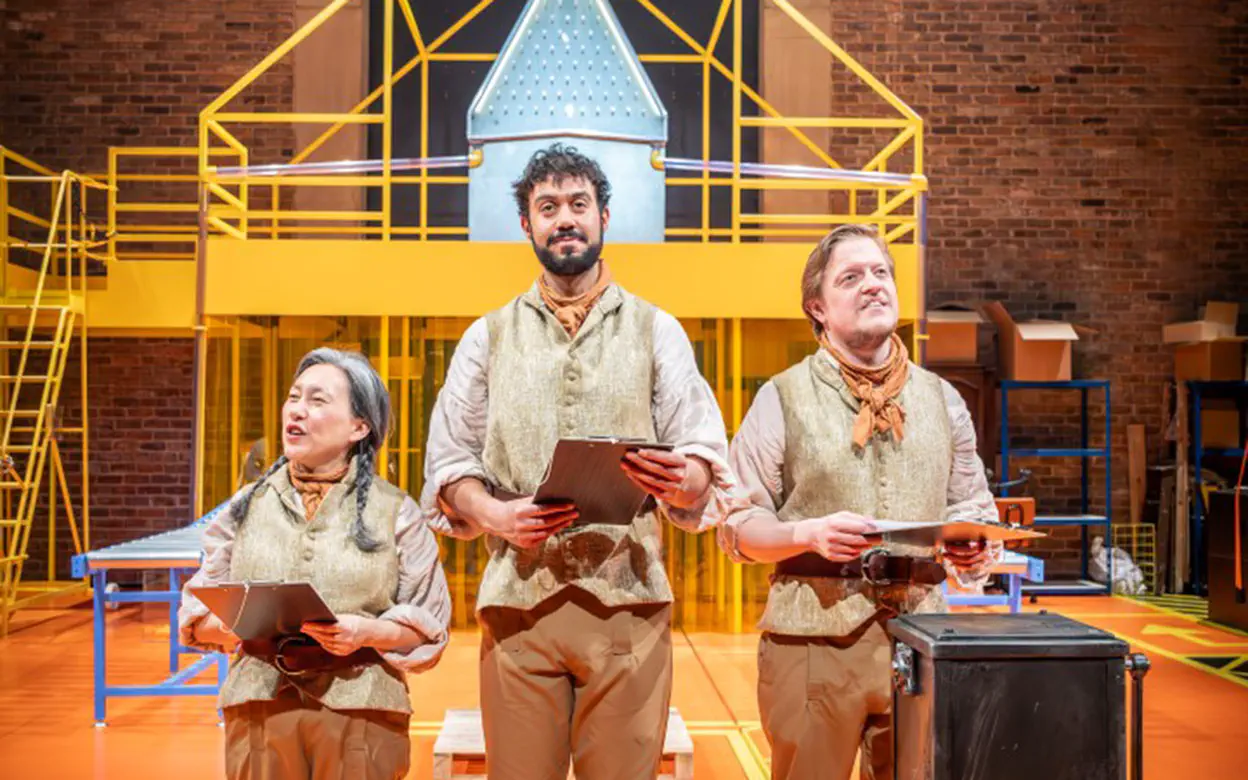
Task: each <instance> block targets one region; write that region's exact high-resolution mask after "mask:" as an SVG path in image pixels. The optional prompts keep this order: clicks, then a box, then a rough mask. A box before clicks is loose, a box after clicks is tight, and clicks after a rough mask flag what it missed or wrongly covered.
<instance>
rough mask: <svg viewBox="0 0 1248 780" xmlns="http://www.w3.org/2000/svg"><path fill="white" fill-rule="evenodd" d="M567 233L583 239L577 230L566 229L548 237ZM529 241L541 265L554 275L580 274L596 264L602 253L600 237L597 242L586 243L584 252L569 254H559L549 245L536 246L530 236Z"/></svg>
mask: <svg viewBox="0 0 1248 780" xmlns="http://www.w3.org/2000/svg"><path fill="white" fill-rule="evenodd" d="M569 235H572V236H576V237H577V238H580V239H582V240H584V239H585V236H584V235H583V234H582V233H580V232H579V231H567V232H564V233H555V234H554V235H552V236H551V237H550V241H554V240H555V239H556V238H561V237H564V236H569ZM530 242H531V243H532V244H533V251H534V252H536V253H537V259H538V261H539V262H541V264H542V267H543V268H545V269H546V270H547V271H550V272H551V273H552V274H554V275H555V276H580V275H581V274H583V273H585V272H586V271H588V270H589V269H591V268H593V267H594V266H595V265H597V263H598V258H599V257H600V256H601V255H602V239H599V240H598V242H597V243H593V244H588V245H587V246H586V247H585V251H584V252H579V253H577V254H569V255H565V254H560V253H559V252H558V250H557V249H552V248H551V247H550V246H549V245H547V246H538V245H537V242H536V241H533V240H532V239H531V238H530Z"/></svg>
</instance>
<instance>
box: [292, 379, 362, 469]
mask: <svg viewBox="0 0 1248 780" xmlns="http://www.w3.org/2000/svg"><path fill="white" fill-rule="evenodd" d="M368 433H369V430H368V424H367V423H365V422H364V421H363V420H361V419H360V418H358V417H356V416H355V415H353V414H352V413H351V388H350V384H349V383H348V382H347V375H346V373H344V372H343V370H342V369H341V368H338V367H337V366H331V365H328V364H325V363H321V364H319V365H315V366H312V367H310V368H308V369H307V370H305V371H304V372H303V373H302V374H300V375H299V376H297V377H295V382H294V384H292V385H291V386H290V393H289V395H287V396H286V403H285V404H283V405H282V451H283V452H284V453H285V455H286V457H287V458H288V459H289V460H291V461H293V462H295V463H298V464H299V465H301V466H303V467H305V468H307V469H308V470H310V471H318V470H319V471H333V470H334V469H337V468H340V467H341V466H343V465H345V464H346V462H347V460H348V458H349V453H350V451H351V447H352V446H353V445H354V444H355V443H356V442H358V441H360V440H362V439H363V438H365V437H366V436H368Z"/></svg>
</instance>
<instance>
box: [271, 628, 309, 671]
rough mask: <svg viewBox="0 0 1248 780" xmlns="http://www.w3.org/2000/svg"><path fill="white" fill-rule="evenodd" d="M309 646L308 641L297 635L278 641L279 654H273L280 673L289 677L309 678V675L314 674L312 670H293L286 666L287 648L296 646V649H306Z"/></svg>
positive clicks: (274, 663) (274, 662)
mask: <svg viewBox="0 0 1248 780" xmlns="http://www.w3.org/2000/svg"><path fill="white" fill-rule="evenodd" d="M307 644H308V643H307V641H306V640H305V639H304V638H303V637H301V636H299V635H297V634H292V635H291V636H284V637H282V638H281V639H279V640H277V652H275V653H274V654H273V665H274V666H276V667H277V670H278V671H279V672H281V673H282V674H284V675H286V676H287V677H307V676H308V675H309V674H312V670H311V669H291V668H290V667H288V666H287V665H286V657H285V651H286V646H287V645H294V646H295V647H304V646H306V645H307Z"/></svg>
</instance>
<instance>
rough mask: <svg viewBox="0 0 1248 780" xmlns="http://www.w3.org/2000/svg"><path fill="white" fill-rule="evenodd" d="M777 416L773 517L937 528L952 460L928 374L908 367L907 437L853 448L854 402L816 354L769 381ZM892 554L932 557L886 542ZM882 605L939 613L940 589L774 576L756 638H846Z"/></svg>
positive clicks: (938, 397)
mask: <svg viewBox="0 0 1248 780" xmlns="http://www.w3.org/2000/svg"><path fill="white" fill-rule="evenodd" d="M775 386H776V389H777V390H778V391H779V396H780V405H781V408H782V410H783V412H784V426H785V458H784V470H783V480H784V481H783V495H782V496H781V504H780V508H779V510H778V512H777V514H778V516H779V518H780V520H781V521H784V522H793V521H796V520H803V519H806V518H810V517H822V516H824V515H829V514H832V513H834V512H839V511H848V512H856V513H859V514H863V515H868V516H870V517H875V518H879V519H887V520H901V521H928V520H930V521H931V522H939V521H940V520H941V519H942V518H943V515H944V512H945V508H946V505H947V495H948V485H949V471H950V467H951V464H952V458H953V445H952V439H951V435H950V424H949V413H948V411H947V409H946V407H945V400H944V393H943V392H942V391H941V387H940V383H939V379H938V378H937V377H936V375H935V374H932V373H930V372H928V371H925V370H924V369H922V368H919V367H918V366H915V365H911V366H910V377H909V379H908V380H907V382H906V385H905V387H903V388H902V391H901V395H900V397H899V403H900V404H901V407H902V408H903V409H904V410H905V412H906V421H905V437H904V439H903V440H902V441H901V442H900V443H898V442H897V441H895V440H894V439H893V437H892V435H891V434H887V435H883V436H881V435H876V436H875V437H873V438H872V439H871V440H870V441H869V442H868V443H867V446H866V447H865V448H863V449H861V450H856V449H855V448H854V446H853V440H852V432H853V424H854V418H855V416H856V415H857V412H858V401H857V399H855V398H854V397H853V395H852V394H851V393H850V391H849V388H848V387H846V385H845V382H844V380H842V379H841V374H840V370H839V369H837V368H836V366H835V364H834V363H833V362H832V361H831V360H830V359H829V358H828V357H827V355H826V354H825V353H824V352H822V351H820V352H819V353H817V354H815V355H812V356H810V357H808V358H806V359H805V360H804V361H802V362H801V363H798V364H797V365H795V366H793V367H792V368H790V369H788V370H787V371H785V372H784V373H782V374H780V375H779V376H777V377H776V378H775ZM885 546H886V547H888V548H889V550H890V552H891V553H892V554H896V555H919V556H923V555H930V554H931V553H932V551H931V550H928V549H924V548H914V547H907V546H903V545H897V544H891V543H886V544H885ZM881 599H883V600H884V601H885V603H887V604H889V605H891V606H893V607H895V608H897V609H899V611H901V612H939V611H944V609H945V602H944V598H943V596H942V594H941V590H940V588H939V587H931V586H891V587H886V588H882V589H877V588H876V587H875V586H872V585H868V584H867V583H865V582H864V581H862V580H848V579H829V578H826V577H790V576H779V575H776V576H773V578H772V584H771V591H770V593H769V594H768V597H767V608H766V610H765V611H764V613H763V617H762V619H761V620H760V622H759V627H760V628H761V629H763V630H764V631H772V632H775V633H780V634H792V635H798V636H844V635H846V634H850V633H852V632H853V631H854V629H856V628H858V627H859V626H861V625H862V623H863V622H864V621H866V620H868V619H870V618H871V617H872V616H873V615H875V613H876V611H877V609H878V608H879V606H880V603H881Z"/></svg>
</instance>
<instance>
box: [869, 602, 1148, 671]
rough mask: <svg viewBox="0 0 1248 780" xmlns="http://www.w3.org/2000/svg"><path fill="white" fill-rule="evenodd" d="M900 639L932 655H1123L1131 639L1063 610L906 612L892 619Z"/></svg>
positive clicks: (890, 628) (891, 629)
mask: <svg viewBox="0 0 1248 780" xmlns="http://www.w3.org/2000/svg"><path fill="white" fill-rule="evenodd" d="M888 633H889V634H890V635H892V636H893V638H895V639H896V640H897V641H899V642H902V643H904V644H907V645H909V646H911V647H913V648H914V649H915V650H916V651H917V652H918V653H919V654H920V655H925V656H929V657H931V658H958V659H980V660H988V659H994V658H1002V659H1004V658H1120V657H1123V656H1125V655H1126V654H1127V651H1128V650H1129V647H1128V645H1127V643H1126V642H1124V641H1123V640H1121V639H1119V638H1118V637H1116V636H1114V635H1113V634H1111V633H1109V632H1108V631H1102V630H1101V629H1099V628H1094V627H1092V626H1089V625H1085V624H1083V623H1080V622H1078V621H1077V620H1071V619H1070V618H1068V617H1065V616H1063V615H1051V614H1048V613H1043V612H1041V613H1038V614H1026V615H1022V614H1015V615H998V614H991V615H990V614H946V615H903V616H902V617H899V618H896V619H894V620H890V621H889V622H888Z"/></svg>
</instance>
